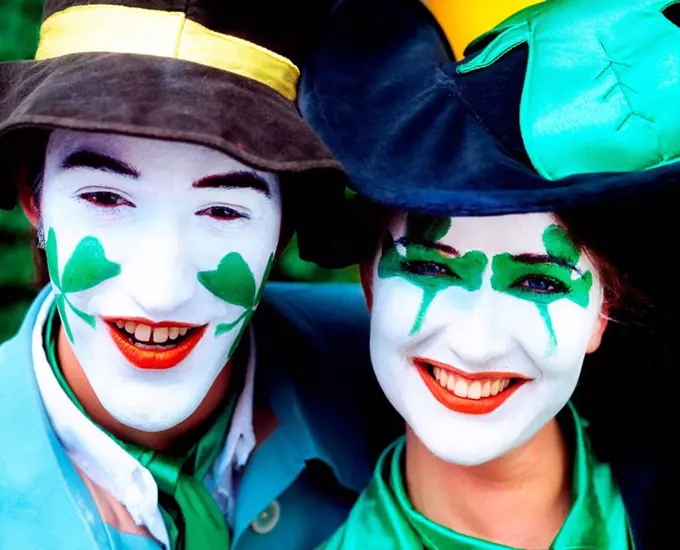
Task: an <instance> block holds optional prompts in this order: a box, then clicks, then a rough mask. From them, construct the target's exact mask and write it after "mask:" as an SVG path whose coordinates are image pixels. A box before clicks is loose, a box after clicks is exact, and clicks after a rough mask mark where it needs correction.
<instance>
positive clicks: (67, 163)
mask: <svg viewBox="0 0 680 550" xmlns="http://www.w3.org/2000/svg"><path fill="white" fill-rule="evenodd" d="M75 168H89V169H91V170H98V171H100V172H109V173H112V174H118V175H121V176H125V177H128V178H134V179H137V178H139V171H138V170H136V169H135V168H133V167H132V166H130V165H129V164H126V163H124V162H123V161H120V160H118V159H115V158H113V157H110V156H109V155H105V154H103V153H97V152H95V151H91V150H88V149H79V150H78V151H74V152H73V153H70V154H69V155H68V156H67V157H66V158H65V159H64V161H63V162H62V163H61V169H62V170H72V169H75Z"/></svg>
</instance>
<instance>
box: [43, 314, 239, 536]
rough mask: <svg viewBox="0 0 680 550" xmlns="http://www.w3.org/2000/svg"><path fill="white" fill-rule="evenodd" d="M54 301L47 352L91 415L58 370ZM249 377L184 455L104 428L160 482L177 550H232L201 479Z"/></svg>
mask: <svg viewBox="0 0 680 550" xmlns="http://www.w3.org/2000/svg"><path fill="white" fill-rule="evenodd" d="M56 311H57V309H56V306H55V305H53V306H52V308H51V309H50V312H49V314H48V316H47V323H46V325H45V336H46V338H45V351H46V353H47V359H48V362H49V363H50V365H51V367H52V370H53V371H54V374H55V376H56V378H57V380H58V381H59V384H60V385H61V387H62V388H63V390H64V391H65V392H66V394H67V395H68V396H69V398H70V399H71V401H72V402H73V404H74V405H75V406H76V407H78V409H79V410H80V411H81V412H82V413H83V414H84V415H86V416H88V418H89V415H87V413H86V412H85V410H84V409H83V406H82V405H81V404H80V402H79V401H78V399H77V398H76V396H75V394H74V393H73V392H72V391H71V388H70V387H69V385H68V384H67V382H66V380H65V378H64V376H63V374H62V372H61V369H60V368H59V364H58V360H57V354H56V346H57V335H58V328H59V324H58V321H57V320H56ZM243 383H244V376H243V373H241V376H240V377H239V379H234V380H232V383H231V384H230V388H229V393H228V395H227V398H226V401H225V405H224V407H223V408H222V409H221V410H220V412H219V414H218V415H217V416H216V418H215V419H214V420H213V421H212V423H211V424H210V426H209V427H208V429H207V431H206V432H205V433H204V434H203V435H202V436H201V438H200V439H199V440H198V441H196V442H195V443H194V444H193V446H191V447H190V448H189V449H187V450H185V451H184V452H183V453H181V454H179V453H178V454H174V455H173V454H166V453H160V452H158V451H154V450H152V449H147V448H144V447H141V446H139V445H135V444H132V443H126V442H124V441H121V440H120V439H118V438H116V437H115V436H114V435H112V434H111V433H109V432H106V431H105V430H103V428H101V426H100V429H102V430H103V431H104V432H105V433H106V434H107V435H108V436H109V437H110V438H111V439H112V440H113V441H115V442H116V443H117V444H118V445H120V446H121V447H122V448H123V449H124V450H125V451H126V452H127V453H128V454H130V456H132V457H133V458H135V459H136V460H138V461H139V462H140V464H141V465H142V466H144V467H145V468H147V469H148V470H149V472H151V475H152V476H153V478H154V480H155V481H156V483H157V485H158V489H159V491H160V497H159V503H160V505H161V512H162V514H163V519H164V520H165V524H166V527H167V529H168V535H169V537H170V542H171V545H172V548H173V550H205V549H207V548H219V549H224V550H228V549H229V546H230V534H229V528H228V527H227V524H226V521H225V519H224V516H223V515H222V512H221V511H220V509H219V508H218V506H217V504H216V503H215V501H214V499H213V498H212V496H211V495H210V493H209V491H208V490H207V489H206V487H205V485H204V484H203V482H202V479H203V478H204V477H205V475H206V474H207V473H208V470H209V469H210V467H211V466H212V464H213V463H214V462H215V460H216V459H217V456H218V455H219V453H220V451H221V450H222V448H223V446H224V440H225V439H226V437H227V433H228V430H229V425H230V424H231V417H232V414H233V412H234V408H235V406H236V401H237V399H238V396H239V394H240V392H241V390H242V389H243Z"/></svg>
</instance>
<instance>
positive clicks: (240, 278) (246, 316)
mask: <svg viewBox="0 0 680 550" xmlns="http://www.w3.org/2000/svg"><path fill="white" fill-rule="evenodd" d="M273 263H274V254H271V255H270V256H269V260H268V262H267V266H266V267H265V270H264V275H263V277H262V281H261V283H260V287H259V289H258V288H257V285H256V283H255V277H254V276H253V272H252V271H251V270H250V267H249V266H248V263H247V262H246V261H245V260H244V259H243V256H241V255H240V254H239V253H238V252H230V253H229V254H227V255H226V256H224V257H223V258H222V259H221V260H220V263H219V264H218V266H217V269H215V270H212V271H200V272H199V273H198V282H199V283H201V284H202V285H203V286H204V287H205V288H206V289H207V290H208V291H209V292H210V293H211V294H214V295H215V296H217V297H218V298H220V299H221V300H223V301H225V302H227V303H229V304H232V305H235V306H240V307H242V308H244V311H243V313H241V315H239V317H238V318H237V319H236V320H235V321H233V322H232V323H221V324H219V325H217V327H216V328H215V336H220V335H221V334H224V333H226V332H229V331H231V330H233V329H234V328H235V327H236V325H238V324H239V323H240V322H241V321H243V324H242V325H241V329H240V331H239V333H238V336H237V337H236V339H235V340H234V343H233V344H232V346H231V349H230V350H229V356H230V357H231V355H232V354H233V352H234V350H235V349H236V346H237V345H238V342H239V341H240V340H241V336H242V335H243V332H244V331H245V329H246V327H247V326H248V321H249V320H250V318H251V317H252V315H253V313H254V312H255V308H256V307H257V304H258V303H259V302H260V299H261V298H262V292H263V291H264V283H265V281H266V280H267V277H269V271H270V270H271V267H272V264H273Z"/></svg>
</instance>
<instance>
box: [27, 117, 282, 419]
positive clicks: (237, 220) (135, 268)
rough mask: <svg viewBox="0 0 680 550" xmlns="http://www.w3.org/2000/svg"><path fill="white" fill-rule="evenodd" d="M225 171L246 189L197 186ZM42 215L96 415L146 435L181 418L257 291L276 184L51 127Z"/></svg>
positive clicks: (271, 233)
mask: <svg viewBox="0 0 680 550" xmlns="http://www.w3.org/2000/svg"><path fill="white" fill-rule="evenodd" d="M82 151H87V152H88V153H92V154H91V155H90V154H88V155H82V154H80V153H81V152H82ZM97 155H100V156H103V157H107V158H110V159H113V161H115V162H114V163H113V164H118V165H119V166H128V167H134V169H133V170H131V171H128V172H127V173H118V172H117V171H116V170H107V169H103V168H104V167H103V166H100V165H99V164H98V163H97V162H96V159H97ZM93 160H94V161H95V162H93ZM109 164H110V165H111V166H112V165H113V164H111V163H109ZM231 174H238V175H239V176H238V177H239V178H240V179H239V181H240V182H243V183H244V184H245V185H243V186H241V185H236V186H234V187H230V186H223V185H215V186H212V185H210V186H203V185H197V183H200V182H204V181H207V180H210V179H213V178H215V177H216V176H219V177H220V181H222V179H223V177H224V176H226V177H227V179H228V178H229V176H230V175H231ZM244 178H245V179H244ZM249 179H252V181H250V182H249ZM213 181H216V180H213ZM40 207H41V211H40V215H41V218H42V224H43V226H44V228H45V230H46V231H45V236H46V248H47V256H48V263H49V271H50V276H51V279H52V281H53V283H54V284H53V289H54V294H55V295H56V296H55V301H56V307H58V308H59V311H60V313H61V316H62V317H63V318H64V323H63V325H62V326H63V328H62V329H60V330H63V331H64V332H65V333H66V334H67V335H68V338H69V339H70V342H71V345H70V347H71V350H72V351H73V354H74V356H75V357H76V358H77V360H78V363H79V364H80V365H81V366H82V369H83V372H84V373H85V375H86V376H87V379H88V381H89V383H90V385H91V386H92V388H93V390H94V392H95V393H96V395H97V398H98V399H99V401H100V402H101V404H102V406H103V407H104V408H105V409H106V410H107V411H108V412H109V413H110V414H111V415H112V416H113V417H114V418H116V419H117V420H118V421H119V422H122V423H123V424H125V425H126V426H130V427H132V428H135V429H138V430H142V431H146V432H158V431H163V430H167V429H169V428H171V427H173V426H176V425H177V424H179V423H181V422H183V421H184V420H186V419H187V418H189V417H190V416H191V415H192V414H193V413H194V412H195V411H196V410H197V409H198V407H199V406H200V404H201V403H202V402H203V401H204V400H205V398H206V395H207V394H208V393H209V392H210V389H211V388H212V387H214V385H215V381H216V380H217V379H218V378H219V376H220V374H221V373H223V372H224V371H225V368H226V367H227V365H228V364H229V362H230V359H231V357H232V355H233V354H234V351H235V349H236V346H237V345H238V342H239V339H240V337H241V335H242V334H243V333H244V331H245V330H246V328H247V325H248V321H249V320H250V318H251V316H252V315H253V311H254V310H255V308H256V306H257V304H258V302H259V301H260V298H261V296H262V292H263V281H264V279H265V278H266V277H267V276H268V272H269V270H270V268H271V264H272V261H273V258H274V254H275V253H276V250H277V248H278V246H279V236H280V230H281V190H280V186H279V182H278V177H277V175H276V174H274V173H268V172H265V171H261V170H256V169H253V168H252V167H250V166H246V165H245V164H243V163H241V162H240V161H238V160H236V159H235V158H232V157H230V156H229V155H226V154H224V153H222V152H220V151H217V150H216V149H214V148H210V147H203V146H199V145H196V144H189V143H183V142H177V141H167V140H154V139H145V138H136V137H130V136H125V135H120V134H106V133H99V132H72V131H66V130H55V131H53V132H51V133H50V136H49V141H48V144H47V150H46V155H45V170H44V185H43V189H42V195H41V201H40ZM48 230H49V231H48ZM113 260H115V262H117V263H114V261H113ZM119 264H120V265H119ZM206 289H207V290H206ZM52 307H54V304H53V300H49V301H48V302H46V303H45V307H44V309H42V310H41V311H40V312H39V315H40V316H41V317H39V318H43V317H44V315H46V314H47V313H48V308H52ZM93 327H94V329H93ZM64 341H67V339H66V338H64ZM246 366H247V363H246V364H244V365H243V368H246ZM239 368H241V365H239Z"/></svg>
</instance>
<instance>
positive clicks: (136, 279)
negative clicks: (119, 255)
mask: <svg viewBox="0 0 680 550" xmlns="http://www.w3.org/2000/svg"><path fill="white" fill-rule="evenodd" d="M140 233H143V234H140V235H139V240H137V241H136V242H134V243H131V245H130V246H131V247H133V248H134V252H133V253H132V255H131V257H130V259H129V261H128V262H127V265H126V266H125V267H124V269H123V273H122V275H123V277H124V278H125V284H126V286H127V288H128V291H129V293H130V295H131V297H132V298H133V299H134V300H135V301H136V302H137V304H138V305H139V306H140V307H141V308H142V309H143V310H144V311H145V312H147V313H148V314H150V315H152V316H153V315H157V316H161V315H165V314H169V313H173V312H176V311H177V310H178V309H180V308H181V307H182V306H183V305H184V304H186V303H187V302H188V301H189V300H190V299H191V297H192V296H193V295H194V293H195V291H196V284H197V280H196V269H195V267H194V266H193V263H192V262H191V261H190V258H191V253H190V252H191V250H190V247H189V246H187V245H188V243H185V242H183V240H182V232H181V228H179V227H168V225H166V224H163V225H162V226H160V225H159V226H158V227H154V228H147V229H145V231H144V232H140Z"/></svg>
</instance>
